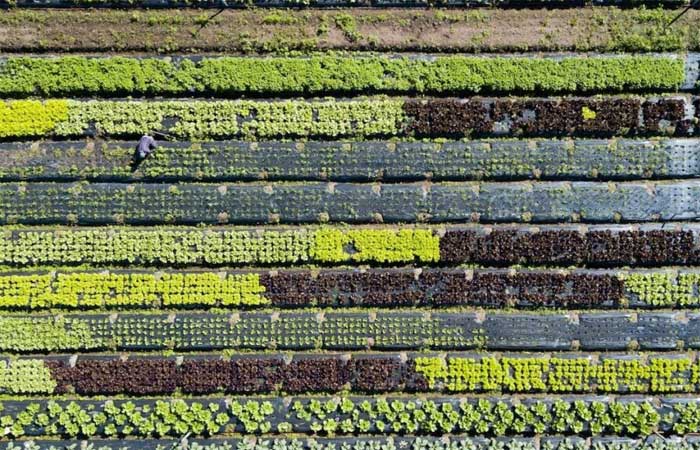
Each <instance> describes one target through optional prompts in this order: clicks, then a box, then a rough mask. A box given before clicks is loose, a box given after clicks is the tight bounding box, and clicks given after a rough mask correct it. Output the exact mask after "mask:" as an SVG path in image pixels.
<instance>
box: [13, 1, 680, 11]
mask: <svg viewBox="0 0 700 450" xmlns="http://www.w3.org/2000/svg"><path fill="white" fill-rule="evenodd" d="M688 3H689V2H688V0H236V1H233V2H224V1H222V0H2V1H0V6H4V7H23V8H47V7H49V8H51V7H54V8H66V7H93V8H94V7H101V8H105V7H106V8H192V7H196V8H232V9H238V8H245V7H250V6H255V7H258V8H305V7H315V8H339V7H412V8H416V7H421V8H425V7H484V6H492V7H507V8H512V7H556V8H562V7H565V8H578V7H582V6H609V5H613V6H639V5H648V6H665V7H678V6H681V5H686V4H688Z"/></svg>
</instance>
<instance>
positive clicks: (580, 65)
mask: <svg viewBox="0 0 700 450" xmlns="http://www.w3.org/2000/svg"><path fill="white" fill-rule="evenodd" d="M684 63H685V62H684V59H683V58H682V57H664V56H641V55H640V56H620V57H617V56H615V57H565V58H561V59H559V58H527V57H512V58H480V57H473V56H461V55H460V56H457V55H455V56H434V57H431V56H427V57H426V56H421V55H416V56H414V57H410V58H409V57H393V58H392V57H388V56H379V55H377V56H371V55H365V56H363V55H352V56H334V55H322V56H309V57H306V58H292V57H269V58H255V57H253V58H241V57H238V58H236V57H223V58H206V57H205V58H202V59H199V58H197V59H190V58H178V59H175V60H171V59H154V58H126V57H113V58H99V57H95V58H87V57H80V56H62V57H54V58H33V57H8V58H6V59H4V60H2V61H0V96H3V97H23V96H35V95H38V96H50V97H56V96H67V97H70V96H121V95H129V96H132V95H133V96H138V95H177V96H181V95H185V96H189V95H207V94H213V95H217V96H237V95H270V96H277V95H303V96H306V95H319V94H326V93H333V94H348V95H349V94H367V93H395V92H406V93H431V94H441V93H461V94H478V93H509V94H512V93H546V94H550V93H579V94H581V93H594V92H625V91H628V92H629V91H647V92H651V91H661V92H664V91H674V90H676V89H678V88H680V87H681V86H682V85H683V84H684V81H685V77H686V74H685V67H684ZM690 82H691V83H690V84H691V85H692V84H693V83H694V82H695V80H690Z"/></svg>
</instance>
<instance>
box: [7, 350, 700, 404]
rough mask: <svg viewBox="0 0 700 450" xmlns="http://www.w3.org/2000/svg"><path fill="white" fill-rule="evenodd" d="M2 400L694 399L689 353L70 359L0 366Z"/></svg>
mask: <svg viewBox="0 0 700 450" xmlns="http://www.w3.org/2000/svg"><path fill="white" fill-rule="evenodd" d="M0 391H1V392H2V393H4V394H14V395H18V394H19V395H27V394H32V395H34V394H65V393H73V394H77V395H88V396H90V395H165V394H175V393H181V394H216V393H236V394H250V393H262V394H273V393H317V392H329V393H334V392H340V391H350V392H368V393H383V392H428V391H438V392H440V391H441V392H504V393H531V392H545V393H641V394H652V393H653V394H660V393H663V394H666V393H684V392H687V393H697V392H700V361H698V358H697V355H695V354H688V353H686V354H683V355H669V356H660V355H650V356H648V357H647V356H646V355H644V354H641V355H618V356H616V355H608V354H602V355H600V354H583V355H582V354H579V353H575V354H557V356H534V355H532V354H522V353H518V354H513V355H492V354H480V355H478V356H477V355H460V354H451V355H449V356H446V357H441V356H434V355H425V354H410V355H408V358H407V359H406V360H404V359H403V358H402V357H401V355H398V354H394V355H392V354H381V355H377V354H371V355H364V354H356V355H342V354H335V355H321V356H318V355H296V356H295V357H294V359H293V360H291V361H289V362H285V359H284V357H283V356H277V355H254V354H251V355H244V356H238V357H234V358H233V359H220V358H215V357H204V356H196V357H192V358H189V357H186V358H185V359H184V360H183V361H182V362H180V363H179V362H178V361H177V360H176V359H175V358H155V357H154V358H130V359H128V360H124V359H116V358H113V357H109V356H107V357H99V356H98V357H95V358H90V357H83V356H81V357H79V358H78V360H77V362H75V364H74V365H69V364H68V362H67V361H62V360H59V359H48V360H43V359H19V360H13V361H10V362H9V364H8V363H7V362H5V361H0Z"/></svg>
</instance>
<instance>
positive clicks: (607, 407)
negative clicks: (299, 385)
mask: <svg viewBox="0 0 700 450" xmlns="http://www.w3.org/2000/svg"><path fill="white" fill-rule="evenodd" d="M3 407H4V408H5V411H7V413H5V414H3V415H2V416H1V417H0V421H1V423H2V424H3V425H4V429H3V433H4V435H5V436H7V437H9V438H15V437H20V436H23V435H27V436H37V435H43V436H66V437H82V438H92V437H103V436H106V437H119V436H134V437H181V436H183V435H187V436H192V437H195V436H208V435H214V434H219V433H231V432H245V433H246V434H259V433H269V432H279V433H289V432H293V433H299V434H310V435H320V436H327V435H332V436H333V435H339V436H342V435H353V434H355V433H361V434H387V435H392V434H399V433H406V432H407V433H410V434H415V435H435V434H438V433H440V434H442V433H454V434H462V435H480V436H483V435H485V436H496V437H499V436H508V435H523V434H532V433H537V434H542V433H552V434H561V435H579V434H581V435H593V436H598V435H602V434H616V435H626V436H645V435H649V434H659V435H661V436H663V435H664V434H669V433H675V434H676V435H686V434H692V433H696V432H697V431H698V429H700V419H698V417H697V412H698V409H699V408H700V404H699V403H698V402H697V399H693V398H679V399H675V400H674V399H670V400H668V401H662V402H652V401H649V400H640V399H635V400H629V401H619V400H614V399H610V398H593V399H557V400H554V399H551V398H546V397H544V398H536V397H535V398H530V399H528V400H526V401H524V402H519V403H516V402H512V401H507V400H501V399H492V398H481V399H466V398H464V397H462V398H456V397H451V398H439V397H438V398H422V399H418V398H416V399H411V398H397V399H383V398H375V397H347V396H340V397H332V398H323V397H321V398H316V399H308V398H274V399H269V400H264V399H260V400H258V399H249V398H223V397H214V398H212V397H210V398H206V399H202V400H180V399H174V400H173V399H159V398H155V399H148V400H143V401H138V402H133V401H130V400H106V401H104V400H102V401H86V400H83V401H53V400H37V401H5V402H3Z"/></svg>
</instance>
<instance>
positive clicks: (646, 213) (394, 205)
mask: <svg viewBox="0 0 700 450" xmlns="http://www.w3.org/2000/svg"><path fill="white" fill-rule="evenodd" d="M698 210H700V182H699V181H697V180H672V181H660V182H659V181H654V182H618V183H597V182H578V181H575V182H544V181H537V182H527V183H521V182H455V183H450V182H447V183H445V182H436V183H398V184H392V183H374V184H369V183H320V182H290V183H242V184H233V183H223V184H214V183H178V184H166V183H135V184H125V183H89V182H78V183H60V182H56V183H51V182H36V183H24V182H20V183H15V182H8V183H0V223H2V224H24V225H49V224H83V225H110V224H132V225H139V224H143V225H162V224H202V223H205V224H234V225H257V224H278V223H285V224H304V223H321V224H323V223H354V224H363V223H364V224H368V223H370V224H371V223H375V224H379V223H409V222H423V223H445V222H475V223H479V222H480V223H494V222H520V223H528V222H532V223H559V222H581V223H612V222H618V223H619V222H627V223H629V222H655V221H664V220H680V221H682V220H693V219H695V218H696V217H697V211H698Z"/></svg>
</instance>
